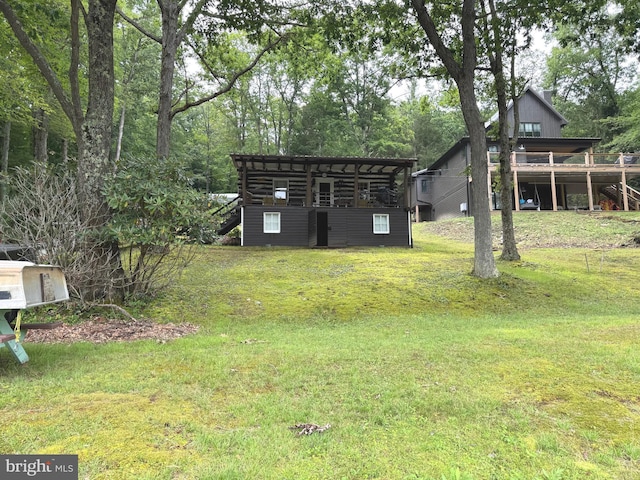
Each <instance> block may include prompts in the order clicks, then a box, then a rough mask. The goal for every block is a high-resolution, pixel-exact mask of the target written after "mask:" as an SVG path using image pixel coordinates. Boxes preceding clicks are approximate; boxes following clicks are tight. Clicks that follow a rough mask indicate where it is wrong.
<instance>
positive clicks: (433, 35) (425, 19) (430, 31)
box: [411, 0, 462, 80]
mask: <svg viewBox="0 0 640 480" xmlns="http://www.w3.org/2000/svg"><path fill="white" fill-rule="evenodd" d="M411 4H412V5H413V10H414V11H415V12H416V16H417V18H418V23H419V24H420V26H421V27H422V29H423V30H424V32H425V33H426V35H427V37H428V38H429V42H431V45H433V48H434V49H435V51H436V54H437V55H438V57H440V60H442V63H443V64H444V66H445V68H446V69H447V71H448V72H449V74H450V75H451V76H452V77H453V78H454V79H456V80H457V79H459V78H460V76H461V75H462V68H461V66H460V64H459V63H458V62H457V61H456V59H455V56H454V55H453V52H452V51H451V50H450V49H449V48H448V47H447V46H446V45H445V44H444V42H443V41H442V37H441V36H440V34H439V33H438V29H437V28H436V24H435V22H434V21H433V18H432V17H431V14H430V13H429V11H428V10H427V7H426V6H425V3H424V0H411Z"/></svg>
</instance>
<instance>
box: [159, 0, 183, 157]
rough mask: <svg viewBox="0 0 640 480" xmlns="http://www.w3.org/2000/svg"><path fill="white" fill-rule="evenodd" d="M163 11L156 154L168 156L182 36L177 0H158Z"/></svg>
mask: <svg viewBox="0 0 640 480" xmlns="http://www.w3.org/2000/svg"><path fill="white" fill-rule="evenodd" d="M158 5H159V6H160V10H161V12H162V58H161V62H160V97H159V99H158V125H157V139H156V155H157V156H158V158H167V157H168V156H169V151H170V148H171V123H172V120H173V119H172V111H171V107H172V101H173V77H174V72H175V63H176V56H177V52H178V45H179V44H180V38H179V34H178V20H179V15H180V6H179V5H178V2H176V1H175V0H158Z"/></svg>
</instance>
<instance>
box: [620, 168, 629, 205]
mask: <svg viewBox="0 0 640 480" xmlns="http://www.w3.org/2000/svg"><path fill="white" fill-rule="evenodd" d="M620 182H621V183H622V204H623V205H624V211H625V212H628V211H629V192H628V191H627V172H625V171H624V165H622V176H621V179H620Z"/></svg>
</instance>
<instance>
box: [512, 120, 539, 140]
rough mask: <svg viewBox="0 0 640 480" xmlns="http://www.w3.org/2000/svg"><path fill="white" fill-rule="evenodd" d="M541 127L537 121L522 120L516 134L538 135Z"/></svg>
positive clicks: (525, 135)
mask: <svg viewBox="0 0 640 480" xmlns="http://www.w3.org/2000/svg"><path fill="white" fill-rule="evenodd" d="M541 132H542V129H541V127H540V124H539V123H532V122H524V123H521V124H520V131H519V132H518V136H520V137H539V136H540V135H541Z"/></svg>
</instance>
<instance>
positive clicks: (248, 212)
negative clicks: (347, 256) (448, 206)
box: [242, 205, 410, 247]
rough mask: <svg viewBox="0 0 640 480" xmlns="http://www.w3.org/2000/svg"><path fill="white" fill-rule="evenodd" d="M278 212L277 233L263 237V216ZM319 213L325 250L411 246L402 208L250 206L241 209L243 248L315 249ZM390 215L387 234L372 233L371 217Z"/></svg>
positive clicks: (406, 221)
mask: <svg viewBox="0 0 640 480" xmlns="http://www.w3.org/2000/svg"><path fill="white" fill-rule="evenodd" d="M264 212H280V233H279V234H274V233H263V213H264ZM318 212H325V213H326V214H327V216H328V225H329V232H328V246H329V247H348V246H378V245H384V246H403V247H408V246H410V234H409V225H410V223H409V214H408V212H407V211H406V210H405V209H403V208H305V207H290V206H288V207H273V206H262V205H251V206H245V207H244V208H243V224H242V232H243V233H242V237H243V242H242V245H244V246H265V245H274V246H275V245H281V246H304V247H307V246H312V247H313V246H316V245H317V238H318V233H319V232H318V231H317V230H318V222H317V220H316V219H317V214H318ZM374 214H387V215H389V227H390V233H388V234H374V233H373V215H374Z"/></svg>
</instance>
